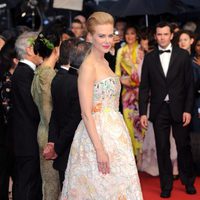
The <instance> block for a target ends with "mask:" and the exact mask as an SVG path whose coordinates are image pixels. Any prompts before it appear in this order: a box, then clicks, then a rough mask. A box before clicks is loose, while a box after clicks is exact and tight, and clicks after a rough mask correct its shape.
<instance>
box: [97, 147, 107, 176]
mask: <svg viewBox="0 0 200 200" xmlns="http://www.w3.org/2000/svg"><path fill="white" fill-rule="evenodd" d="M96 154H97V164H98V169H99V172H101V173H102V174H109V173H110V163H109V157H108V154H107V153H106V152H105V151H104V150H99V151H97V153H96Z"/></svg>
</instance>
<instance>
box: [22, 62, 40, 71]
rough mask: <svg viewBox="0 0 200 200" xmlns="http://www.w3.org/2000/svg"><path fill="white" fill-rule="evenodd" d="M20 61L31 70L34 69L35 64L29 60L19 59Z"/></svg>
mask: <svg viewBox="0 0 200 200" xmlns="http://www.w3.org/2000/svg"><path fill="white" fill-rule="evenodd" d="M20 62H21V63H25V64H27V65H28V66H29V67H30V68H31V69H32V70H33V71H35V69H36V65H35V64H34V63H33V62H31V61H30V60H27V59H21V60H20Z"/></svg>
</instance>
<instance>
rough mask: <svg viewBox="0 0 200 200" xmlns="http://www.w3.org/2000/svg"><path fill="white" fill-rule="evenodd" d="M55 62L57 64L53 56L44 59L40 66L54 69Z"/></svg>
mask: <svg viewBox="0 0 200 200" xmlns="http://www.w3.org/2000/svg"><path fill="white" fill-rule="evenodd" d="M56 62H57V59H56V58H54V57H53V56H50V57H48V58H45V59H44V61H43V63H42V65H45V66H48V67H51V68H54V67H55V64H56Z"/></svg>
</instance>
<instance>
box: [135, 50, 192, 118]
mask: <svg viewBox="0 0 200 200" xmlns="http://www.w3.org/2000/svg"><path fill="white" fill-rule="evenodd" d="M167 94H168V95H169V99H170V104H169V106H170V111H171V115H172V117H173V119H174V120H175V121H178V122H179V121H182V114H183V112H188V113H191V112H192V107H193V98H194V89H193V73H192V67H191V59H190V56H189V54H188V52H187V51H185V50H183V49H180V48H178V47H173V48H172V54H171V59H170V63H169V68H168V72H167V76H166V77H165V75H164V72H163V69H162V66H161V62H160V58H159V52H158V49H157V48H156V49H155V50H153V51H152V52H150V53H148V54H147V55H146V56H145V58H144V62H143V66H142V75H141V83H140V90H139V111H140V115H146V114H147V105H148V102H149V98H150V120H151V121H154V120H155V118H156V115H157V113H158V112H159V109H160V107H161V105H162V103H163V102H164V99H165V97H166V95H167Z"/></svg>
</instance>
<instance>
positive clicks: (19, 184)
mask: <svg viewBox="0 0 200 200" xmlns="http://www.w3.org/2000/svg"><path fill="white" fill-rule="evenodd" d="M13 200H42V181H41V174H40V164H39V155H38V156H18V157H15V181H14V192H13Z"/></svg>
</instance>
